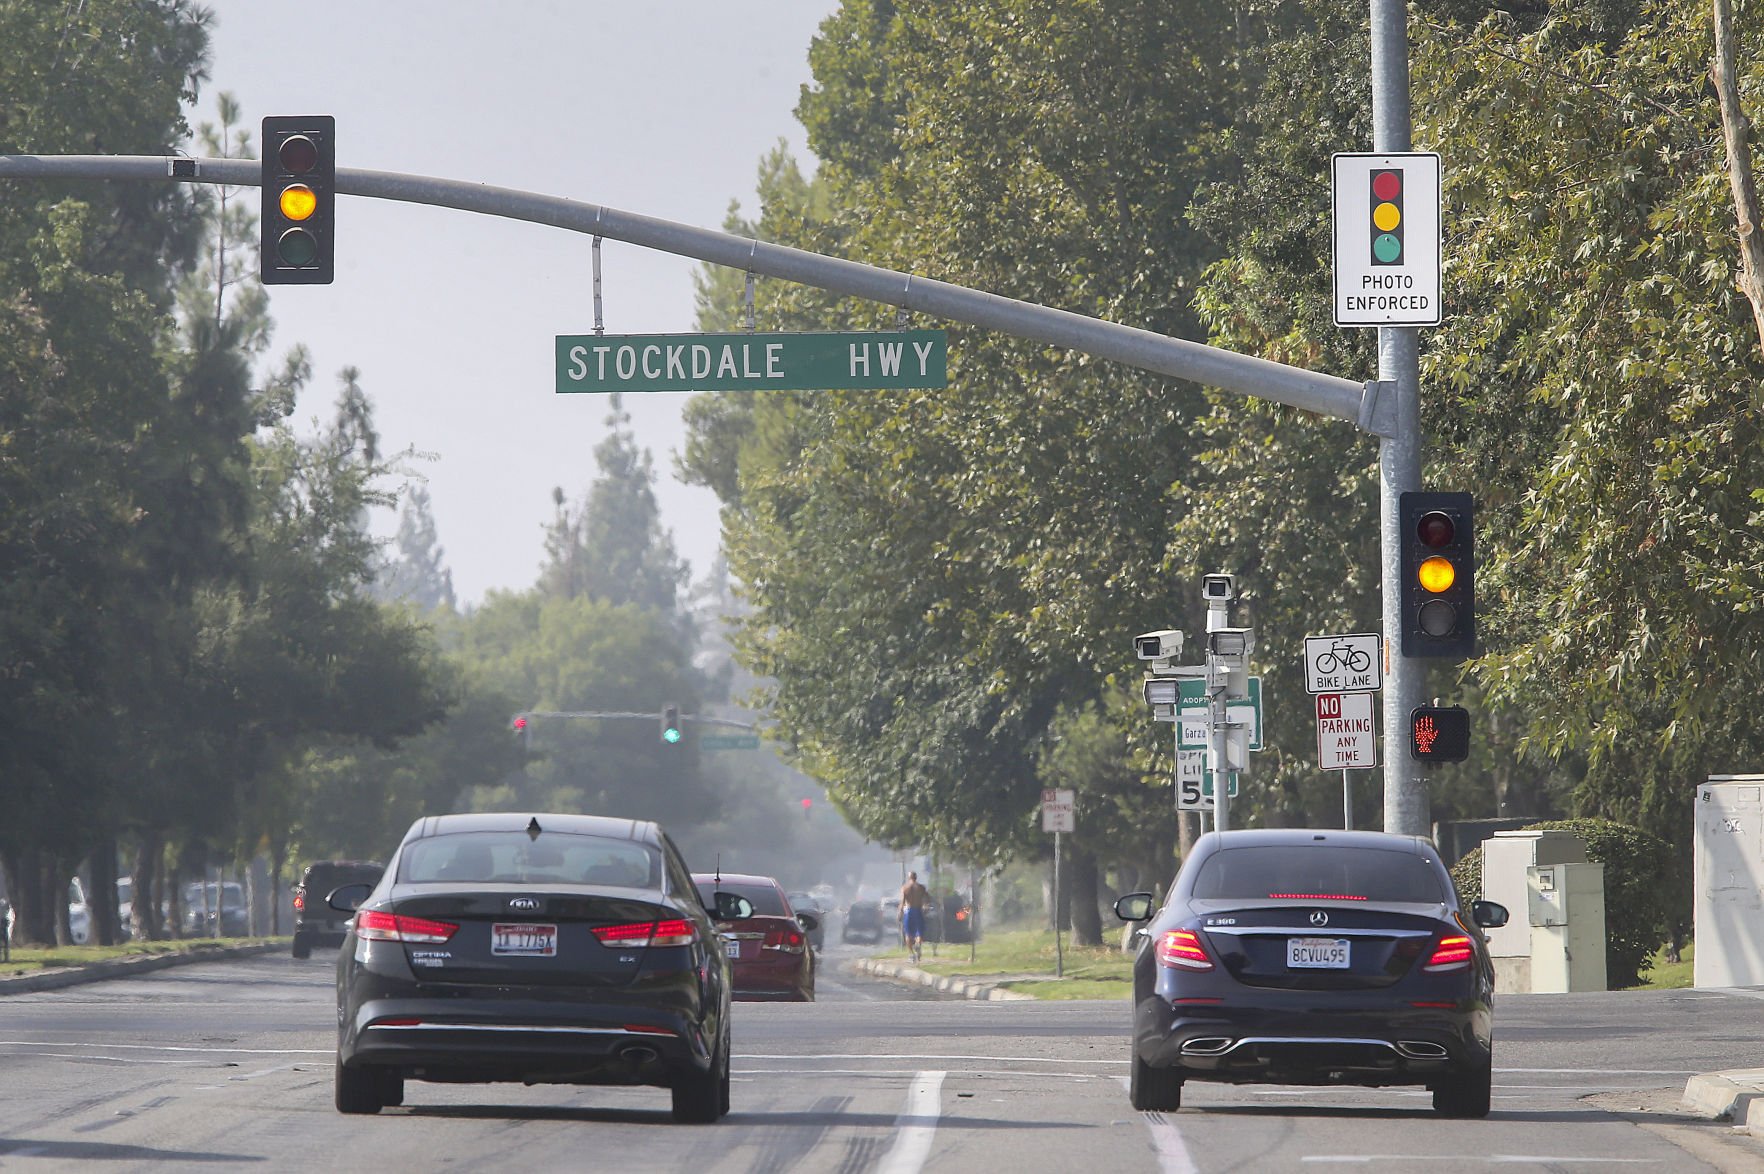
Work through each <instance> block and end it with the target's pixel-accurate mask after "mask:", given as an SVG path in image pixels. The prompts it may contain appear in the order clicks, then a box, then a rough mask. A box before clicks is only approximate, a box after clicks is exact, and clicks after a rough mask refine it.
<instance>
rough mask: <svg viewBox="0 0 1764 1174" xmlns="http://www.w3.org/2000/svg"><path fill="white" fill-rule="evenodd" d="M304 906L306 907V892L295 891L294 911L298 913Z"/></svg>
mask: <svg viewBox="0 0 1764 1174" xmlns="http://www.w3.org/2000/svg"><path fill="white" fill-rule="evenodd" d="M305 908H306V894H305V893H295V894H294V912H296V913H299V912H300V911H301V910H303V909H305Z"/></svg>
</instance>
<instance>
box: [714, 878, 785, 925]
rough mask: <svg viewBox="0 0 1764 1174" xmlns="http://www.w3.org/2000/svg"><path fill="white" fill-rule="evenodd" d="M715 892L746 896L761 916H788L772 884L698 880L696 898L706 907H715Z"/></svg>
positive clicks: (781, 898)
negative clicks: (719, 882)
mask: <svg viewBox="0 0 1764 1174" xmlns="http://www.w3.org/2000/svg"><path fill="white" fill-rule="evenodd" d="M716 893H734V894H735V895H736V896H738V897H746V898H747V899H748V900H749V901H751V902H752V903H753V911H754V912H755V913H756V914H758V915H760V916H761V917H788V916H789V914H788V913H787V912H786V911H785V909H784V898H783V896H782V895H780V894H779V892H778V890H777V888H776V887H775V886H773V885H752V884H737V883H736V882H734V881H724V882H723V883H722V884H720V885H719V884H716V883H714V882H712V881H699V882H698V894H699V896H698V899H699V900H700V901H702V902H704V907H705V908H706V909H715V908H716V907H717V899H716V897H715V896H714V894H716Z"/></svg>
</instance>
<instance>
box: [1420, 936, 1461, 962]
mask: <svg viewBox="0 0 1764 1174" xmlns="http://www.w3.org/2000/svg"><path fill="white" fill-rule="evenodd" d="M1469 965H1470V939H1469V938H1467V937H1465V936H1464V935H1463V934H1447V935H1446V936H1445V937H1443V938H1441V939H1439V944H1438V945H1436V946H1434V947H1433V956H1432V957H1431V958H1429V959H1427V961H1426V962H1425V963H1424V964H1423V965H1422V967H1421V969H1423V970H1431V971H1442V970H1463V969H1464V968H1465V967H1467V966H1469Z"/></svg>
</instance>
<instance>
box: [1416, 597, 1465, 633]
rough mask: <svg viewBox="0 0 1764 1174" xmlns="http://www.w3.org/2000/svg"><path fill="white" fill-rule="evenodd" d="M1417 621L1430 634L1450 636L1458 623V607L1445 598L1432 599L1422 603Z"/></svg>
mask: <svg viewBox="0 0 1764 1174" xmlns="http://www.w3.org/2000/svg"><path fill="white" fill-rule="evenodd" d="M1415 622H1416V623H1417V624H1418V625H1420V628H1421V630H1422V631H1423V632H1425V633H1427V635H1429V636H1450V635H1451V634H1452V629H1453V628H1454V627H1456V626H1457V623H1458V609H1457V608H1455V607H1453V606H1452V605H1451V604H1449V603H1447V602H1446V601H1445V600H1443V599H1430V600H1428V601H1427V602H1426V603H1424V604H1422V605H1421V610H1420V611H1419V612H1418V613H1416V615H1415Z"/></svg>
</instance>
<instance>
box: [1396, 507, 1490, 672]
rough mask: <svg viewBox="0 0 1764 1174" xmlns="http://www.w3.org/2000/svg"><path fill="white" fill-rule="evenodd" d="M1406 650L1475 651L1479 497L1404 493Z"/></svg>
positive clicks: (1456, 655) (1456, 656)
mask: <svg viewBox="0 0 1764 1174" xmlns="http://www.w3.org/2000/svg"><path fill="white" fill-rule="evenodd" d="M1398 508H1399V512H1400V513H1401V515H1402V518H1401V522H1400V539H1401V542H1402V576H1403V582H1402V591H1401V607H1402V653H1403V655H1404V656H1433V657H1450V658H1451V659H1453V660H1462V659H1463V658H1464V657H1466V656H1470V655H1471V654H1473V653H1474V652H1475V650H1476V547H1475V542H1474V539H1473V531H1474V526H1475V514H1476V504H1475V498H1473V497H1472V496H1471V495H1470V494H1468V493H1405V494H1403V495H1402V498H1401V503H1400V505H1399V507H1398Z"/></svg>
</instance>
